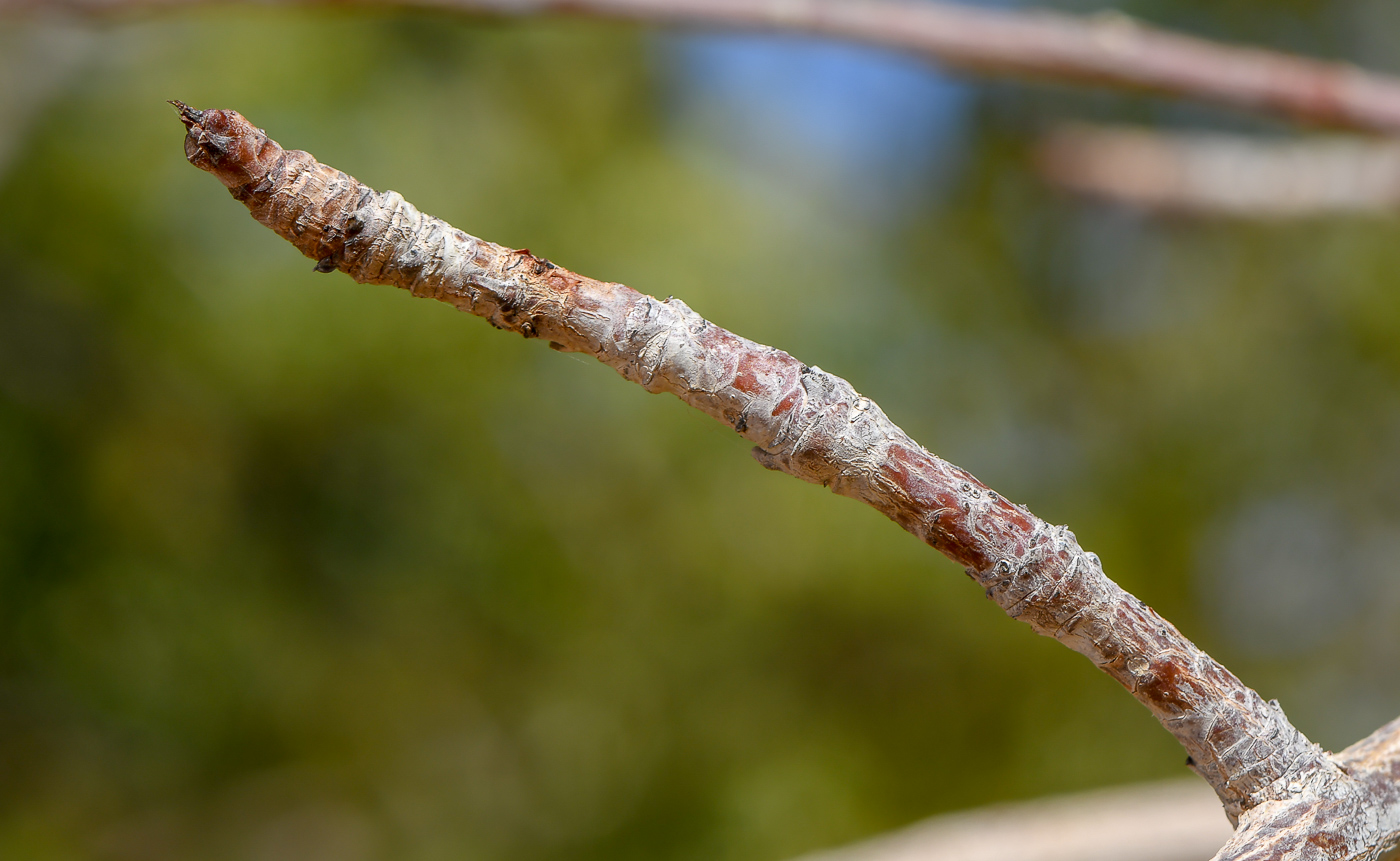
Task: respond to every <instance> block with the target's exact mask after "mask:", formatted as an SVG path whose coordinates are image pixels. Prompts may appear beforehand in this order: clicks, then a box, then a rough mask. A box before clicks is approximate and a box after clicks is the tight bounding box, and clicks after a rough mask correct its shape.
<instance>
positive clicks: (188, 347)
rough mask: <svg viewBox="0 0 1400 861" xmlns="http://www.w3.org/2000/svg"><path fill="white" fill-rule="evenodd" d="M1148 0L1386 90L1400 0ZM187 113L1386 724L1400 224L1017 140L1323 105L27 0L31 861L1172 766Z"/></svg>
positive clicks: (745, 47)
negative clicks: (594, 302) (776, 368)
mask: <svg viewBox="0 0 1400 861" xmlns="http://www.w3.org/2000/svg"><path fill="white" fill-rule="evenodd" d="M1227 7H1228V8H1227ZM1060 8H1073V9H1074V10H1075V11H1092V10H1093V9H1095V8H1098V7H1097V6H1094V5H1092V4H1085V3H1079V4H1075V5H1073V6H1069V5H1064V4H1062V5H1061V7H1060ZM1121 8H1123V9H1124V10H1125V11H1128V12H1131V13H1134V14H1138V15H1141V16H1143V17H1145V18H1147V19H1149V20H1152V21H1154V22H1156V23H1160V24H1164V25H1168V26H1173V27H1179V28H1183V29H1188V30H1190V31H1192V32H1196V33H1200V34H1204V35H1208V36H1214V37H1221V38H1228V39H1233V40H1243V41H1249V42H1254V43H1258V44H1263V45H1270V46H1275V47H1279V48H1285V49H1289V50H1296V51H1303V52H1307V53H1312V54H1316V55H1321V56H1328V57H1335V58H1344V59H1349V60H1353V61H1356V62H1359V63H1362V64H1364V65H1367V66H1370V67H1372V68H1377V69H1382V70H1384V69H1390V70H1397V69H1400V21H1398V20H1397V18H1398V17H1400V12H1397V9H1396V7H1395V4H1394V3H1392V2H1391V0H1350V1H1349V2H1341V0H1339V2H1320V0H1319V1H1318V2H1314V1H1313V0H1291V2H1286V3H1284V2H1279V0H1267V2H1266V0H1249V2H1239V3H1231V4H1219V3H1207V2H1197V0H1179V1H1178V2H1171V0H1142V2H1136V3H1132V4H1129V5H1127V6H1124V7H1121ZM169 98H179V99H183V100H185V101H188V102H190V103H192V104H194V105H196V106H199V107H228V108H236V109H238V110H240V111H242V112H243V113H245V114H246V115H247V116H248V117H250V118H251V119H252V120H253V121H254V122H255V123H257V124H259V125H261V126H263V127H265V128H267V129H268V130H269V132H270V133H271V134H272V135H273V136H274V137H275V138H277V139H278V140H280V141H282V142H283V143H284V144H286V145H288V146H289V147H294V148H303V149H307V150H309V151H311V152H313V153H315V154H316V155H317V156H318V157H320V158H321V159H322V160H323V161H326V162H328V163H330V164H333V165H336V166H338V167H341V168H343V169H345V170H347V171H349V172H351V173H353V174H355V175H356V176H357V177H359V178H360V179H362V180H364V181H366V182H368V183H370V184H372V185H375V186H377V187H379V188H393V189H395V190H398V191H400V192H402V193H403V194H404V195H405V196H406V197H408V198H409V199H410V200H412V201H414V202H415V203H417V204H418V205H419V206H420V208H422V209H424V210H425V211H428V212H431V213H434V214H436V215H439V216H442V217H444V218H446V219H448V220H449V221H451V222H453V223H454V224H456V225H458V226H460V227H462V228H464V229H466V230H468V231H470V232H472V233H475V234H477V235H479V236H483V237H486V238H489V239H492V240H494V241H497V242H501V243H503V244H507V245H511V246H512V247H526V246H528V247H529V248H531V249H532V250H534V251H535V252H536V253H537V254H541V255H545V256H548V257H549V258H551V259H553V260H555V261H558V262H560V263H561V264H563V265H566V266H569V267H570V268H574V269H577V270H579V271H581V272H584V273H587V274H590V275H593V276H595V277H599V278H604V279H609V280H617V281H622V282H625V283H628V284H631V285H633V286H635V287H637V288H639V289H641V290H644V291H646V292H650V293H653V294H655V295H658V296H667V295H676V296H678V297H682V298H684V299H685V301H686V302H687V303H689V304H690V305H691V306H692V307H694V308H695V309H696V310H697V311H699V312H700V313H702V314H704V315H705V316H707V317H709V318H710V319H712V320H714V321H716V322H717V323H719V324H721V325H723V326H726V327H728V328H730V329H732V330H734V331H737V332H739V333H741V334H743V335H746V336H748V337H751V338H754V339H756V340H759V341H762V342H766V343H771V344H775V345H777V346H780V347H782V348H784V349H787V350H788V351H790V352H792V353H793V354H795V355H797V356H800V357H801V358H803V359H804V360H805V361H807V362H809V363H813V364H819V365H820V366H821V367H823V368H824V369H827V370H829V371H831V372H833V373H837V374H839V375H842V376H844V377H846V378H848V379H849V380H851V381H852V382H853V383H854V384H855V385H856V386H857V387H858V388H859V389H860V390H862V391H863V392H864V393H866V394H868V395H870V396H872V397H873V398H875V399H876V400H877V401H879V402H880V403H881V404H882V405H883V406H884V408H885V410H886V411H887V412H888V413H889V415H890V416H891V417H893V418H894V419H895V420H896V421H897V422H899V423H901V424H902V425H903V427H905V428H906V429H907V430H908V431H909V432H910V433H911V434H912V435H913V436H914V437H915V438H917V439H919V440H920V441H922V442H924V443H925V444H926V445H927V446H928V447H929V448H931V449H933V450H934V451H936V452H938V453H940V454H941V455H943V456H945V457H947V458H948V459H950V460H952V461H953V462H955V463H958V464H960V465H962V466H965V467H967V468H968V469H970V470H972V471H973V472H974V473H976V474H977V475H978V476H979V477H981V478H982V479H983V480H985V481H988V482H989V483H990V484H992V485H993V486H994V487H996V488H997V489H998V490H1000V491H1002V492H1004V493H1005V494H1006V495H1007V496H1009V497H1011V498H1013V499H1015V500H1017V501H1020V502H1024V503H1026V504H1028V505H1029V506H1030V507H1031V509H1032V510H1034V511H1036V512H1037V513H1038V514H1040V515H1041V516H1043V517H1045V518H1046V519H1048V520H1051V521H1053V522H1056V523H1067V524H1069V525H1070V526H1071V528H1073V529H1074V530H1075V531H1076V533H1077V534H1078V536H1079V538H1080V540H1081V542H1082V543H1083V544H1084V545H1085V546H1086V547H1087V548H1089V549H1092V550H1095V551H1096V552H1097V553H1098V554H1099V555H1100V556H1101V557H1102V558H1103V560H1104V563H1105V567H1106V569H1107V570H1108V571H1109V573H1110V575H1111V576H1113V577H1115V578H1116V579H1117V580H1118V581H1119V582H1120V583H1121V584H1123V585H1124V586H1125V587H1127V588H1128V589H1130V590H1132V591H1133V592H1135V593H1136V594H1138V595H1139V596H1141V597H1142V598H1143V599H1144V600H1146V601H1147V602H1148V603H1150V604H1152V605H1153V606H1155V607H1156V608H1157V609H1159V610H1160V611H1161V612H1163V613H1164V614H1165V615H1166V616H1167V617H1169V618H1171V619H1172V620H1173V621H1175V622H1176V623H1177V624H1178V625H1179V626H1180V627H1181V628H1182V629H1183V630H1184V631H1185V632H1186V633H1187V634H1188V635H1189V636H1192V637H1194V638H1195V639H1196V640H1197V641H1198V642H1199V643H1200V644H1202V645H1203V646H1204V647H1205V648H1207V649H1208V650H1209V651H1211V652H1212V653H1214V654H1215V655H1216V656H1217V657H1219V658H1220V659H1222V660H1223V661H1224V662H1225V663H1226V664H1227V665H1228V666H1230V667H1231V668H1232V669H1234V670H1235V671H1236V672H1237V673H1238V674H1239V675H1241V676H1242V677H1243V678H1244V679H1245V680H1246V682H1248V683H1250V684H1252V685H1254V686H1255V687H1257V688H1258V689H1259V690H1260V691H1261V692H1263V693H1264V694H1265V696H1268V697H1277V698H1278V699H1280V700H1281V701H1282V703H1283V705H1284V707H1285V708H1286V709H1287V711H1288V712H1289V714H1290V715H1291V716H1292V717H1293V718H1294V720H1295V722H1296V723H1297V724H1298V725H1299V726H1300V727H1301V728H1302V729H1303V730H1304V731H1305V732H1307V733H1309V734H1310V735H1311V736H1312V737H1313V738H1314V739H1316V740H1318V741H1319V742H1321V743H1322V744H1324V745H1326V746H1329V747H1333V748H1336V747H1340V746H1343V745H1345V744H1347V743H1350V742H1351V741H1353V740H1355V739H1356V738H1357V737H1359V736H1361V735H1363V734H1365V733H1366V732H1369V731H1370V730H1371V729H1373V728H1374V727H1375V726H1377V725H1379V724H1380V723H1382V722H1383V721H1385V720H1387V719H1389V718H1392V717H1394V716H1395V715H1396V714H1397V713H1400V633H1397V630H1398V629H1400V578H1397V575H1396V566H1397V564H1400V563H1397V556H1400V241H1397V227H1400V224H1397V222H1396V220H1394V219H1392V218H1385V217H1382V218H1374V217H1373V218H1365V219H1360V218H1355V219H1335V220H1310V221H1305V222H1292V223H1277V224H1269V225H1261V224H1252V223H1247V222H1239V221H1235V222H1212V221H1186V220H1180V219H1177V220H1163V219H1155V218H1151V217H1147V216H1143V215H1141V214H1135V213H1132V212H1128V211H1125V210H1121V209H1114V208H1111V207H1104V206H1101V205H1097V204H1088V203H1085V202H1082V201H1076V200H1073V199H1070V198H1067V197H1065V196H1063V195H1060V194H1057V193H1056V192H1054V191H1053V190H1051V189H1048V188H1046V187H1045V186H1044V185H1043V184H1042V183H1041V182H1040V181H1039V180H1038V179H1037V178H1036V175H1035V172H1034V170H1033V167H1032V161H1033V159H1032V150H1033V145H1034V143H1035V140H1036V138H1037V136H1038V135H1039V134H1040V133H1042V132H1043V131H1045V130H1047V129H1048V128H1049V127H1050V126H1052V125H1053V124H1055V123H1057V122H1059V121H1062V120H1111V121H1119V122H1136V123H1144V124H1150V125H1156V126H1159V127H1191V128H1211V129H1224V130H1229V131H1237V132H1248V133H1257V134H1265V135H1283V134H1289V133H1291V130H1289V129H1287V128H1285V127H1283V126H1280V125H1275V124H1272V123H1269V122H1266V121H1262V120H1257V119H1250V118H1242V117H1239V116H1235V115H1230V114H1225V113H1221V112H1216V111H1212V110H1207V109H1204V108H1201V107H1198V106H1194V105H1189V104H1180V103H1175V102H1170V101H1162V100H1156V99H1150V98H1145V97H1137V96H1125V95H1119V94H1110V93H1104V92H1094V91H1086V90H1073V89H1065V88H1054V87H1044V86H1035V85H1025V84H1015V83H1005V82H1001V83H997V82H988V81H984V80H976V79H969V78H967V77H958V76H949V75H947V74H945V73H943V72H940V71H938V70H937V69H935V68H933V67H932V66H929V65H926V64H923V63H921V62H918V61H916V60H913V59H910V58H907V57H902V56H897V55H890V54H885V53H881V52H879V51H875V50H871V49H868V48H856V47H851V46H845V45H841V44H837V43H833V42H827V41H818V40H810V39H799V38H788V37H780V36H753V35H734V34H722V33H697V32H689V33H683V32H675V31H669V32H662V31H656V30H650V29H646V28H640V27H636V26H631V25H625V24H619V23H603V22H590V21H586V20H528V19H527V20H509V21H508V20H499V19H488V18H464V17H453V16H448V15H435V14H425V13H418V14H395V13H392V12H354V13H352V12H345V11H334V10H298V9H273V8H251V7H249V8H240V7H238V6H229V7H224V8H218V9H208V10H201V11H194V12H188V13H182V14H174V13H170V14H162V15H146V16H129V17H115V18H109V19H107V20H106V21H104V22H100V23H92V22H80V21H65V20H61V19H57V18H45V17H42V16H40V17H37V18H36V17H31V18H28V19H25V20H5V21H0V857H4V858H15V859H35V861H49V859H88V858H92V859H112V860H113V861H124V859H194V858H199V859H240V861H241V859H248V861H272V859H313V861H314V859H345V861H361V859H365V861H368V859H425V861H426V859H483V861H494V860H495V859H502V861H504V860H505V859H512V861H535V859H539V861H545V859H551V861H552V859H611V861H625V859H675V861H692V859H693V860H694V861H701V859H705V861H711V859H716V861H780V859H784V858H787V857H789V856H792V855H794V854H796V853H800V852H803V851H806V850H810V849H813V848H817V847H821V846H828V845H833V844H837V843H840V842H843V841H847V840H852V839H855V838H859V837H862V836H865V835H868V834H871V833H874V832H878V831H880V830H883V829H888V828H891V827H895V826H898V825H901V824H904V823H907V822H909V821H912V820H914V819H917V818H920V817H923V816H927V815H929V814H933V813H936V812H939V811H947V810H952V809H958V808H965V807H971V806H976V805H981V804H985V803H989V802H993V801H997V800H1002V799H1017V798H1029V797H1034V796H1039V795H1044V794H1049V793H1059V792H1067V791H1072V790H1079V789H1084V788H1088V787H1094V786H1105V785H1112V784H1115V783H1123V782H1128V781H1136V780H1143V779H1151V778H1158V777H1167V776H1175V775H1183V774H1185V769H1184V767H1183V759H1184V757H1183V754H1182V752H1181V751H1180V750H1179V749H1178V748H1177V747H1176V745H1175V743H1174V742H1173V741H1172V740H1171V739H1170V737H1168V735H1167V734H1166V733H1164V732H1163V731H1162V730H1161V729H1160V728H1159V727H1158V726H1157V725H1156V723H1155V722H1154V721H1153V720H1152V719H1151V717H1150V716H1149V715H1148V714H1147V713H1146V711H1145V710H1143V709H1141V708H1140V707H1139V706H1137V705H1136V704H1135V703H1134V702H1133V701H1132V700H1131V698H1130V697H1128V696H1126V695H1125V694H1124V693H1123V692H1122V691H1120V690H1118V689H1117V688H1116V686H1115V685H1114V683H1113V682H1111V681H1110V680H1109V679H1107V678H1106V677H1103V676H1101V675H1100V674H1098V673H1097V672H1095V671H1094V670H1093V668H1092V667H1091V666H1089V664H1087V663H1086V662H1085V661H1084V660H1083V659H1082V658H1080V657H1078V656H1077V655H1074V654H1071V653H1070V652H1069V651H1067V650H1066V649H1064V648H1062V647H1060V646H1058V645H1057V644H1055V643H1053V642H1051V641H1049V640H1045V639H1042V638H1038V637H1036V636H1034V635H1033V634H1032V633H1031V632H1030V630H1029V629H1028V628H1026V627H1025V626H1022V625H1017V624H1013V623H1012V622H1010V621H1008V620H1007V619H1006V618H1005V617H1004V616H1003V615H1002V613H1001V612H1000V611H999V610H997V609H996V607H995V606H993V605H992V604H991V603H990V602H988V601H986V600H985V599H984V598H983V596H982V594H981V592H980V591H979V590H978V589H977V587H976V586H975V585H973V584H972V583H971V582H970V581H968V579H967V578H966V577H965V576H963V574H962V572H961V571H960V570H958V569H957V568H956V567H955V566H954V565H952V564H951V563H949V562H947V561H946V560H944V559H942V557H939V556H938V555H936V554H935V553H933V552H931V551H929V550H928V549H927V548H925V547H924V546H922V545H920V544H919V542H918V541H916V540H915V539H913V538H912V537H910V536H908V535H906V534H905V533H903V532H902V531H900V530H899V529H898V528H897V527H895V526H894V525H893V524H891V523H889V522H887V521H886V520H884V519H883V518H881V517H880V516H879V515H878V514H875V513H874V512H872V511H869V510H866V509H864V508H863V507H861V506H860V505H858V504H856V503H854V502H851V501H849V500H844V499H840V498H837V497H835V496H833V495H831V494H830V493H827V492H825V491H823V490H822V489H820V488H817V487H813V486H808V485H803V484H801V483H798V482H796V481H793V480H791V479H790V478H788V477H787V476H783V475H779V474H776V473H769V472H765V471H764V470H763V469H761V468H759V467H758V466H757V465H756V464H755V463H754V462H753V461H752V460H751V459H750V458H749V457H748V454H747V445H746V444H745V443H744V442H743V441H742V440H740V439H739V438H737V437H736V436H735V435H734V434H732V433H731V432H729V431H728V430H727V429H726V428H724V427H722V426H721V425H719V424H717V423H716V422H714V421H712V420H711V419H708V418H706V417H704V416H701V415H699V414H697V413H693V412H691V411H689V410H687V409H686V408H684V407H683V406H682V405H681V404H680V403H679V402H677V401H675V400H674V399H671V398H668V397H653V396H649V395H647V394H645V393H644V392H642V391H640V390H639V389H637V388H636V387H634V386H629V385H627V384H625V383H624V382H623V381H621V380H620V379H619V378H617V377H616V375H614V374H613V373H612V372H611V371H609V370H607V369H606V368H604V367H602V366H601V365H596V364H593V363H591V362H590V361H587V360H583V359H580V358H578V357H572V356H564V355H560V354H556V353H553V352H551V351H549V350H545V349H543V348H542V346H541V345H540V344H537V343H529V342H524V341H522V340H521V339H518V338H514V337H509V336H505V335H503V334H502V333H499V332H496V331H494V330H492V329H491V328H489V327H488V326H486V325H485V324H484V323H482V322H481V321H479V320H475V319H473V318H470V317H467V316H464V315H462V314H459V313H456V312H454V311H452V310H451V309H449V308H447V307H445V306H441V305H436V304H434V303H430V302H420V301H413V300H411V298H410V297H409V296H408V295H406V294H403V293H400V292H397V291H394V290H392V289H389V288H383V287H369V286H358V285H355V284H353V283H352V282H350V281H349V279H348V278H346V277H345V276H343V275H339V274H337V275H330V276H327V275H317V274H314V273H312V271H311V265H312V264H311V262H310V261H308V260H305V259H303V258H302V257H300V256H299V255H298V254H297V253H296V252H295V251H294V250H293V249H292V248H291V247H290V246H288V245H287V244H286V243H284V242H283V241H282V240H280V239H278V238H277V237H276V236H274V235H273V234H272V233H270V232H269V231H267V230H265V229H264V228H262V227H261V226H259V225H257V224H256V223H254V222H253V221H252V220H251V219H250V218H249V217H248V215H247V213H246V211H245V210H244V209H243V208H242V207H241V206H240V205H238V204H237V203H235V202H233V201H232V200H230V199H229V197H228V195H227V194H226V193H225V192H224V191H223V190H222V189H221V188H220V187H219V186H218V184H217V183H216V182H214V181H213V180H212V179H211V178H209V177H208V176H205V175H204V174H202V173H200V172H199V171H196V170H194V169H193V168H191V167H189V166H188V165H187V164H186V163H185V161H184V159H183V156H182V152H181V137H182V129H181V127H180V124H179V123H178V121H177V120H176V117H175V115H174V113H173V112H172V111H171V109H170V108H169V107H168V106H167V105H165V103H164V100H165V99H169Z"/></svg>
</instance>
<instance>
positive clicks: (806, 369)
mask: <svg viewBox="0 0 1400 861" xmlns="http://www.w3.org/2000/svg"><path fill="white" fill-rule="evenodd" d="M802 373H804V374H810V373H812V368H811V366H810V365H803V366H802Z"/></svg>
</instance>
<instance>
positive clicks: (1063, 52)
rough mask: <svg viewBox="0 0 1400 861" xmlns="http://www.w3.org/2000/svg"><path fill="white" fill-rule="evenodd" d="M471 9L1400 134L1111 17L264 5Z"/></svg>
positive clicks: (896, 4) (1320, 85)
mask: <svg viewBox="0 0 1400 861" xmlns="http://www.w3.org/2000/svg"><path fill="white" fill-rule="evenodd" d="M209 2H217V0H0V13H3V12H26V11H28V12H34V11H38V10H44V11H51V10H55V9H61V10H68V11H71V12H81V13H89V14H94V13H110V12H122V11H127V10H130V9H134V8H145V9H154V8H178V7H185V6H195V5H202V4H207V3H209ZM263 2H265V3H270V4H277V3H279V2H286V3H291V2H296V3H315V2H319V3H325V4H328V5H335V6H348V5H356V6H393V7H412V8H426V9H438V10H450V11H458V12H470V13H492V14H508V15H525V14H541V13H567V14H582V15H591V16H599V17H611V18H620V19H627V20H638V21H645V22H664V23H679V24H688V25H698V26H706V27H734V28H747V29H772V30H793V31H801V32H807V33H816V34H821V35H827V36H835V37H839V38H845V39H854V40H858V41H863V42H868V43H870V44H874V45H880V46H884V47H888V48H897V49H900V50H905V51H909V52H912V53H915V54H919V55H922V56H925V57H928V58H930V59H932V60H936V61H938V62H940V63H943V64H946V65H948V66H950V67H954V68H958V69H965V70H968V71H973V72H977V73H981V74H988V75H1004V76H1013V77H1018V78H1027V79H1033V80H1036V81H1045V82H1065V83H1079V84H1095V85H1100V86H1111V87H1121V88H1127V89H1133V90H1142V91H1149V92H1157V93H1162V94H1166V95H1172V96H1180V97H1183V98H1189V99H1195V100H1198V101H1202V102H1209V103H1212V104H1217V105H1221V106H1224V107H1229V108H1235V109H1240V110H1246V111H1254V112H1258V113H1263V114H1270V115H1274V116H1281V117H1286V118H1289V119H1292V120H1297V121H1300V122H1305V123H1312V124H1319V125H1327V126H1336V127H1343V128H1351V129H1357V130H1363V131H1372V132H1385V133H1394V132H1397V131H1400V80H1397V79H1396V78H1393V77H1390V76H1386V75H1379V74H1375V73H1370V72H1364V71H1361V70H1360V69H1357V68H1355V67H1353V66H1350V65H1346V64H1341V63H1328V62H1322V61H1318V60H1312V59H1307V58H1302V57H1296V56H1290V55H1287V54H1282V53H1278V52H1274V51H1267V50H1260V49H1254V48H1245V47H1237V46H1230V45H1222V44H1219V43H1215V42H1211V41H1208V40H1205V39H1198V38H1195V37H1191V36H1184V35H1180V34H1176V33H1172V32H1169V31H1165V30H1160V29H1156V28H1152V27H1148V26H1145V25H1142V24H1139V23H1136V22H1134V21H1132V20H1131V19H1128V18H1126V17H1124V16H1122V15H1117V14H1110V15H1099V16H1095V17H1091V18H1082V17H1075V16H1070V15H1063V14H1058V13H1053V12H1012V11H1005V10H995V9H982V8H976V7H971V6H960V5H956V4H949V3H939V2H914V0H263Z"/></svg>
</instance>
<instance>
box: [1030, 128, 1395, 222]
mask: <svg viewBox="0 0 1400 861" xmlns="http://www.w3.org/2000/svg"><path fill="white" fill-rule="evenodd" d="M1038 161H1039V163H1040V169H1041V173H1042V175H1043V176H1044V177H1045V178H1046V179H1047V180H1048V181H1049V182H1051V183H1053V184H1055V185H1059V186H1061V187H1063V188H1066V189H1069V190H1070V191H1074V192H1077V193H1079V194H1084V195H1088V196H1090V197H1095V198H1099V199H1103V200H1107V201H1111V202H1114V203H1122V204H1126V205H1128V206H1132V207H1136V208H1139V209H1146V210H1153V211H1165V212H1172V213H1184V214H1189V215H1208V216H1232V217H1237V218H1261V219H1277V218H1298V217H1305V216H1315V215H1334V214H1339V213H1367V212H1369V213H1393V212H1395V211H1397V210H1400V143H1394V142H1391V141H1374V140H1359V139H1356V138H1344V137H1333V138H1323V137H1318V138H1308V139H1305V140H1296V141H1278V140H1275V141H1262V140H1251V139H1248V138H1242V137H1238V136H1234V135H1223V134H1199V133H1191V134H1172V133H1165V132H1155V131H1149V130H1146V129H1113V128H1097V127H1093V126H1083V125H1075V126H1067V127H1064V128H1061V129H1058V130H1056V131H1055V132H1053V133H1052V134H1050V135H1049V136H1047V138H1046V139H1045V140H1044V141H1043V142H1042V144H1041V145H1040V147H1039V159H1038Z"/></svg>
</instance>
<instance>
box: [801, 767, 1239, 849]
mask: <svg viewBox="0 0 1400 861" xmlns="http://www.w3.org/2000/svg"><path fill="white" fill-rule="evenodd" d="M1230 834H1231V830H1230V824H1229V823H1228V822H1226V821H1225V817H1223V816H1221V815H1220V804H1219V802H1218V801H1217V799H1216V798H1215V796H1213V795H1212V794H1211V793H1210V791H1209V790H1207V789H1206V787H1204V786H1202V785H1201V784H1200V783H1198V782H1196V781H1190V782H1183V781H1164V782H1161V783H1144V784H1138V785H1136V786H1118V787H1113V788H1110V789H1101V790H1096V791H1094V792H1082V793H1076V794H1074V795H1062V796H1058V797H1055V798H1046V799H1041V800H1038V801H1030V802H1024V803H1021V804H1000V805H996V806H994V807H986V808H982V809H980V810H971V811H966V812H960V813H951V814H947V815H944V816H935V817H932V818H930V819H926V820H924V821H923V822H918V823H915V824H914V825H911V826H909V827H908V828H903V829H900V830H899V831H896V832H894V833H891V834H886V835H882V836H880V837H876V838H874V839H872V840H866V841H863V842H861V843H857V844H854V845H852V846H847V847H844V848H841V849H834V850H831V851H828V852H818V853H814V854H812V855H804V856H802V858H800V859H798V861H932V859H937V861H1202V859H1205V858H1209V857H1211V856H1212V855H1214V854H1215V852H1216V850H1217V849H1219V848H1220V847H1221V846H1222V845H1223V844H1224V843H1225V842H1226V841H1227V840H1229V839H1230Z"/></svg>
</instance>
